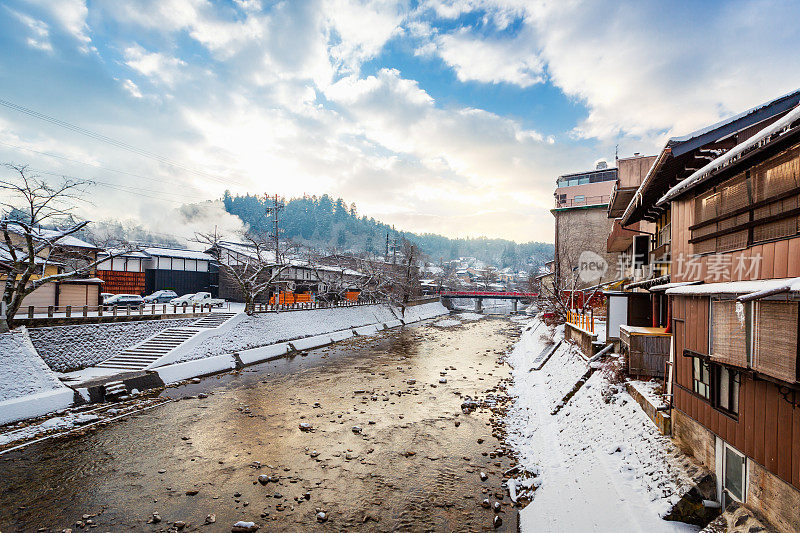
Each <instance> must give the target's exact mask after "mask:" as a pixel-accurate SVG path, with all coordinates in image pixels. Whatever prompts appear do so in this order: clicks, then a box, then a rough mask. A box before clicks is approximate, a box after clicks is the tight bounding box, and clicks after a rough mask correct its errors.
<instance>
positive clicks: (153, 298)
mask: <svg viewBox="0 0 800 533" xmlns="http://www.w3.org/2000/svg"><path fill="white" fill-rule="evenodd" d="M177 297H178V293H177V292H175V291H171V290H162V291H156V292H154V293H153V294H149V295H147V296H145V297H144V303H146V304H165V303H168V302H170V301H172V300H174V299H175V298H177Z"/></svg>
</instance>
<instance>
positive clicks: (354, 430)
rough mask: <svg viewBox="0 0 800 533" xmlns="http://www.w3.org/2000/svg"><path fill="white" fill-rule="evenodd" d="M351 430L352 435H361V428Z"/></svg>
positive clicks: (354, 427)
mask: <svg viewBox="0 0 800 533" xmlns="http://www.w3.org/2000/svg"><path fill="white" fill-rule="evenodd" d="M352 429H353V433H355V434H356V435H358V434H359V433H361V426H353V428H352Z"/></svg>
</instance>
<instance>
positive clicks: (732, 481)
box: [722, 444, 746, 506]
mask: <svg viewBox="0 0 800 533" xmlns="http://www.w3.org/2000/svg"><path fill="white" fill-rule="evenodd" d="M723 460H724V463H723V468H724V472H723V475H722V479H723V485H722V488H723V490H724V491H725V502H724V503H725V506H727V505H728V504H729V503H730V502H731V498H732V499H735V500H737V501H740V502H743V501H744V498H745V492H744V488H745V475H746V474H745V465H746V462H745V457H744V455H742V454H741V453H739V452H737V451H736V450H735V449H733V448H731V447H730V446H728V445H727V444H725V448H724V458H723Z"/></svg>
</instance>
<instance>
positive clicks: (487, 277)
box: [481, 265, 497, 290]
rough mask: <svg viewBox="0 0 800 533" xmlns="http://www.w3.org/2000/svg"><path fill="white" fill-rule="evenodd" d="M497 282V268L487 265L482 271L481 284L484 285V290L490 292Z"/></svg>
mask: <svg viewBox="0 0 800 533" xmlns="http://www.w3.org/2000/svg"><path fill="white" fill-rule="evenodd" d="M495 281H497V269H496V268H494V267H493V266H491V265H486V266H485V267H484V268H483V269H481V283H482V284H483V288H484V289H485V290H489V289H490V288H491V285H492V283H494V282H495Z"/></svg>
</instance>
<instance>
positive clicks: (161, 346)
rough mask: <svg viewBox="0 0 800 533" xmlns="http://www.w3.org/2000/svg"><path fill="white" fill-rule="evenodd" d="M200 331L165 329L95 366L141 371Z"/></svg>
mask: <svg viewBox="0 0 800 533" xmlns="http://www.w3.org/2000/svg"><path fill="white" fill-rule="evenodd" d="M200 320H203V319H200ZM226 320H227V319H226ZM201 327H202V326H201ZM206 327H215V326H206ZM200 331H201V329H199V328H197V327H191V328H169V329H165V330H163V331H161V332H159V333H156V334H155V335H153V336H152V337H150V338H149V339H147V340H145V341H144V342H142V343H140V344H137V345H136V346H133V347H132V348H127V349H125V350H122V351H121V352H120V353H119V354H117V355H115V356H114V357H112V358H111V359H106V360H105V361H103V362H102V363H100V364H98V365H97V366H98V367H100V368H119V369H122V370H142V369H144V368H146V367H147V366H148V365H150V364H152V363H154V362H155V361H156V360H157V359H160V358H161V357H163V356H165V355H166V354H168V353H169V352H171V351H172V350H174V349H175V348H177V347H178V346H180V345H181V344H183V343H184V342H186V341H187V340H189V339H191V338H192V337H194V336H195V335H197V334H198V333H200Z"/></svg>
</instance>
